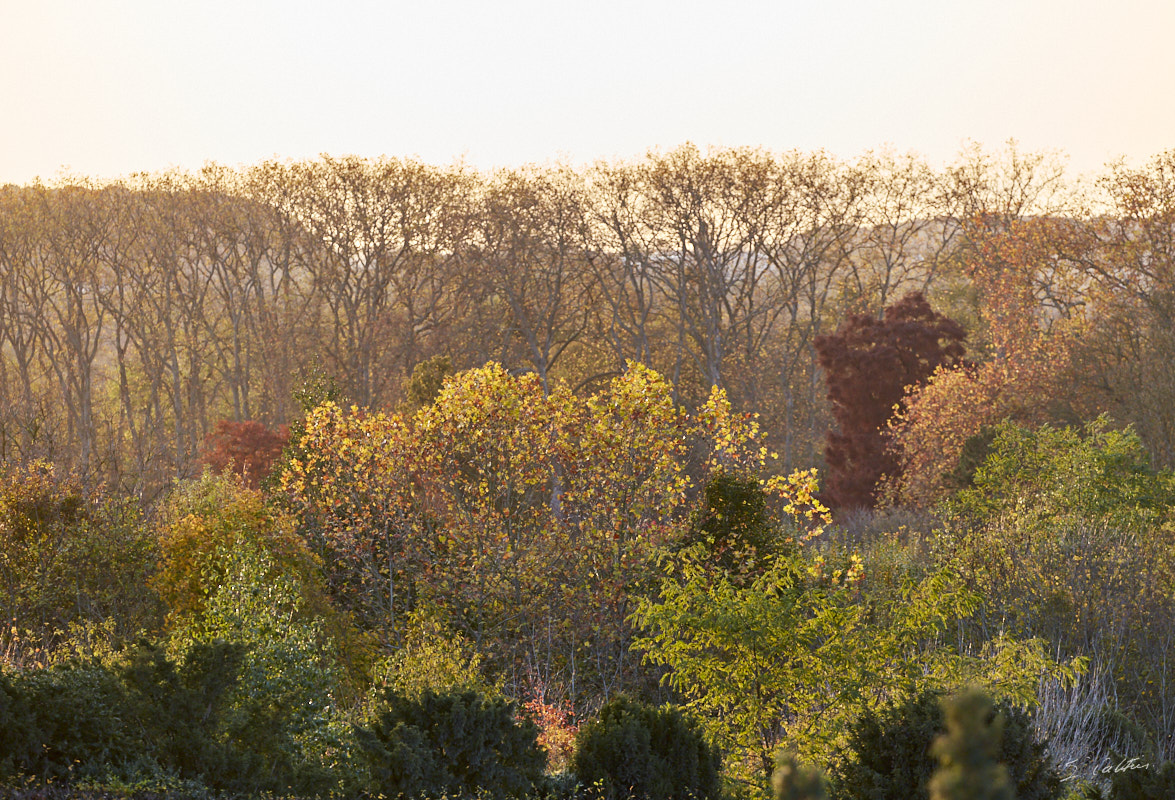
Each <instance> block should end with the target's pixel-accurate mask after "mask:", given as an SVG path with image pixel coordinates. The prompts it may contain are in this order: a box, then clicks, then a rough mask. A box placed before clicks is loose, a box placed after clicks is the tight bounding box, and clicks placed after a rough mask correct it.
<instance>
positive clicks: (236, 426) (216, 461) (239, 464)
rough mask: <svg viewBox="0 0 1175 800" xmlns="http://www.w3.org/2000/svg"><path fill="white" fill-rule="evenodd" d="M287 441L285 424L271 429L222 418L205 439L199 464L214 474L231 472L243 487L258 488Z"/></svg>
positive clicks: (252, 421) (262, 425) (261, 425)
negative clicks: (242, 480)
mask: <svg viewBox="0 0 1175 800" xmlns="http://www.w3.org/2000/svg"><path fill="white" fill-rule="evenodd" d="M289 438H290V432H289V429H288V428H287V427H286V426H285V425H278V426H277V427H276V428H274V429H270V428H268V427H266V426H265V424H264V423H261V422H258V421H256V420H251V419H247V420H245V421H244V422H231V421H229V420H227V419H222V420H221V421H220V422H218V423H216V428H215V429H214V430H213V431H212V433H210V434H208V436H206V437H205V438H204V447H203V450H202V451H201V453H200V462H201V463H202V464H207V465H208V466H209V467H211V468H212V470H213V471H214V472H223V471H225V470H226V469H231V470H232V471H233V472H235V473H237V474H238V475H240V476H241V477H242V478H243V479H244V482H245V485H246V486H248V487H249V488H250V489H257V488H259V487H260V486H261V481H263V480H265V478H266V477H268V476H269V473H270V471H271V470H272V469H273V465H274V463H276V462H277V460H278V458H279V457H280V456H281V452H282V448H284V447H285V446H286V442H287V441H289Z"/></svg>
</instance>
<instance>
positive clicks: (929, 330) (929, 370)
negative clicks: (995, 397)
mask: <svg viewBox="0 0 1175 800" xmlns="http://www.w3.org/2000/svg"><path fill="white" fill-rule="evenodd" d="M965 337H966V333H965V332H964V330H963V327H962V326H961V325H959V323H957V322H955V321H954V320H952V319H949V318H947V317H945V316H943V315H942V314H939V313H937V312H935V311H934V310H933V309H931V307H930V304H929V303H927V302H926V298H925V297H923V296H922V294H921V293H919V292H915V293H912V294H908V295H906V296H905V297H903V298H902V299H901V300H899V301H898V302H896V303H894V304H893V305H890V306H887V307H886V309H885V312H884V315H883V316H882V318H881V319H877V318H876V317H874V316H872V315H869V314H854V315H852V316H851V317H849V318H848V319H847V320H845V321H844V322H843V323H842V324H841V326H840V327H839V328H838V329H837V331H836V333H833V334H829V335H826V336H820V337H817V339H816V355H817V357H818V359H819V361H820V367H821V368H822V369H823V370H824V375H825V382H826V383H827V385H828V399H829V401H831V403H832V415H833V418H834V419H835V420H836V424H837V430H830V431H829V432H828V437H827V443H826V445H825V448H824V457H825V460H826V461H827V464H828V484H827V485H828V496H829V500H830V501H831V504H832V505H834V506H837V507H842V508H853V507H862V506H873V505H874V503H875V501H876V494H877V485H878V481H879V479H880V478H881V477H882V476H883V475H889V476H893V475H896V473H897V471H898V469H899V468H900V465H899V461H898V459H897V458H896V457H895V454H894V452H893V451H892V449H891V447H890V442H889V433H888V431H887V430H886V423H887V422H888V421H889V419H890V417H892V416H893V414H894V410H895V407H897V408H900V407H901V403H902V399H903V397H904V396H905V394H906V389H907V387H909V386H912V385H915V384H918V383H919V382H921V381H924V380H926V379H927V378H928V377H929V376H930V375H932V374H933V373H934V371H935V370H936V369H938V368H939V367H942V366H946V367H951V366H954V365H956V364H959V363H961V361H962V359H963V352H964V350H963V339H964V338H965Z"/></svg>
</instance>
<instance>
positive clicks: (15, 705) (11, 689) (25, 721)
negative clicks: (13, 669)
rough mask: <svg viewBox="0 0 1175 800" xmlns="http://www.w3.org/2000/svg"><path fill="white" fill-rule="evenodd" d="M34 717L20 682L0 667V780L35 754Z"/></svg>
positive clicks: (18, 768) (26, 763) (37, 737)
mask: <svg viewBox="0 0 1175 800" xmlns="http://www.w3.org/2000/svg"><path fill="white" fill-rule="evenodd" d="M40 738H41V737H40V734H39V733H38V731H37V730H36V718H35V717H34V715H33V711H32V709H31V708H29V703H28V698H27V696H26V693H25V691H24V689H23V687H22V686H20V685H19V684H18V683H16V682H14V681H13V680H12V678H10V677H9V676H8V674H7V673H6V672H4V671H3V669H0V780H3V779H5V778H8V777H11V776H13V775H16V774H18V773H19V772H21V771H22V770H23V769H24V768H26V767H27V766H28V764H30V763H31V762H32V759H33V757H34V756H35V754H36V748H35V745H34V742H37V741H39V740H40Z"/></svg>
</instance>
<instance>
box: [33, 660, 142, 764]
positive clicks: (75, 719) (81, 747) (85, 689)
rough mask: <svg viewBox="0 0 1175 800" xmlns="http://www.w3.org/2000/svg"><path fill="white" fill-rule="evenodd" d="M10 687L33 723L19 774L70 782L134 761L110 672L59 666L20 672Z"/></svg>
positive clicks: (122, 696) (122, 699) (117, 685)
mask: <svg viewBox="0 0 1175 800" xmlns="http://www.w3.org/2000/svg"><path fill="white" fill-rule="evenodd" d="M13 685H14V687H15V689H16V693H17V694H18V695H21V696H23V698H24V702H25V703H26V704H27V708H28V709H30V710H31V712H32V718H33V722H32V725H31V726H30V728H31V732H32V738H31V739H30V740H28V741H27V742H26V747H25V748H23V749H24V750H25V753H26V756H25V758H23V759H22V762H23V763H18V764H16V767H17V771H18V772H21V773H23V774H26V775H30V776H35V777H37V778H40V779H42V780H48V779H61V780H73V779H76V778H81V777H90V776H101V775H104V774H106V773H107V772H109V771H110V770H111V769H112V768H113V767H115V766H117V765H121V764H125V763H128V762H129V761H131V760H132V759H133V758H134V756H135V754H136V752H135V751H136V749H137V748H136V743H135V741H134V738H133V736H132V733H131V731H130V729H129V727H128V725H127V724H126V714H125V711H126V705H127V703H126V693H125V691H124V690H123V686H122V683H121V682H120V681H119V680H118V677H117V676H116V675H115V674H114V673H113V672H111V671H110V670H108V669H106V668H105V667H102V666H100V665H98V664H94V663H84V662H77V663H66V664H59V665H56V666H53V667H50V668H47V669H35V670H27V671H24V672H21V673H18V674H17V675H16V676H14V680H13ZM29 751H31V752H29Z"/></svg>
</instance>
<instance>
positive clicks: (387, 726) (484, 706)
mask: <svg viewBox="0 0 1175 800" xmlns="http://www.w3.org/2000/svg"><path fill="white" fill-rule="evenodd" d="M384 701H385V703H386V704H387V708H386V710H384V711H383V712H382V713H380V714H379V716H378V718H377V720H376V721H375V723H374V724H373V725H371V726H369V727H360V728H356V730H355V733H356V736H357V738H358V740H359V744H360V746H361V747H362V748H363V750H364V752H365V753H366V755H367V759H368V763H369V765H370V769H371V775H372V778H373V781H374V784H375V788H376V789H377V791H379V792H381V793H382V794H384V795H386V796H388V797H396V796H398V795H403V796H405V797H422V796H434V797H435V796H439V795H442V794H448V795H450V796H456V795H462V794H474V793H477V792H483V793H485V794H487V795H489V796H493V797H497V796H501V795H506V796H509V797H522V796H523V795H526V794H528V793H530V792H532V791H533V790H534V788H535V786H536V784H538V782H539V781H540V779H541V778H542V775H543V766H544V764H545V763H546V756H545V754H544V753H543V751H542V748H540V747H539V745H538V741H537V738H538V728H537V727H536V726H535V725H534V723H532V722H530V721H529V720H523V721H519V720H518V719H517V718H516V716H515V706H514V704H513V703H512V702H510V701H509V700H506V699H505V698H488V697H485V696H483V695H481V694H478V693H477V692H474V691H469V690H465V691H455V692H447V693H443V694H438V693H436V692H434V691H432V690H431V689H426V690H425V691H424V692H423V693H422V694H421V695H420V697H419V699H409V698H407V697H404V696H402V695H398V694H396V693H395V692H392V691H388V692H387V693H386V694H385V696H384Z"/></svg>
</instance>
